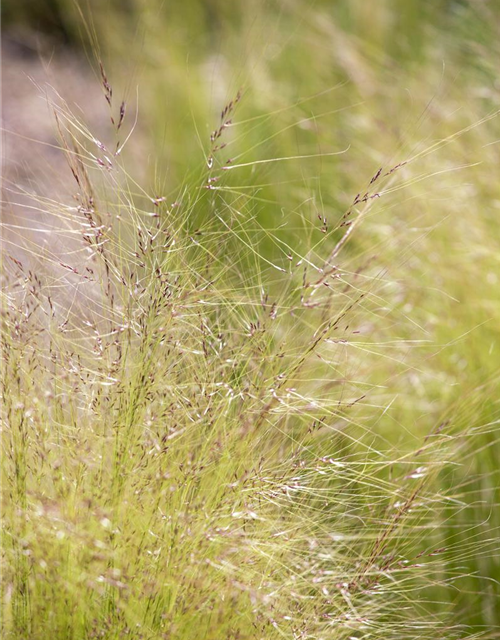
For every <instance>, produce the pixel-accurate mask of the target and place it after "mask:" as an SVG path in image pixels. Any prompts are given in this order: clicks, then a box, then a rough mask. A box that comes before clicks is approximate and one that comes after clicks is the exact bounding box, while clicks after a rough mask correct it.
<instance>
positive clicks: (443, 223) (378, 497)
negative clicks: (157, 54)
mask: <svg viewBox="0 0 500 640" xmlns="http://www.w3.org/2000/svg"><path fill="white" fill-rule="evenodd" d="M285 18H286V15H285ZM315 28H318V29H320V30H325V31H326V32H327V34H329V35H328V37H330V35H331V32H330V31H329V28H333V27H332V25H331V24H329V23H328V22H327V21H326V20H324V21H320V22H318V24H317V25H316V27H315ZM307 33H309V32H307V31H305V34H306V35H307ZM297 64H298V65H299V66H300V61H297ZM359 70H363V62H362V61H359V62H358V71H359ZM256 73H257V71H256ZM99 77H100V82H101V83H102V87H103V91H104V97H105V99H106V101H107V104H108V106H109V108H110V109H111V111H110V113H111V116H112V118H111V123H112V126H111V131H110V132H108V134H107V137H106V139H104V138H103V140H105V141H104V142H101V140H99V139H97V137H96V136H95V135H94V134H93V132H92V131H91V130H90V129H88V128H87V126H86V125H85V123H84V122H83V120H82V119H81V118H80V117H77V116H76V115H75V113H72V112H71V111H70V109H69V107H68V106H67V105H66V104H64V103H63V102H61V101H57V102H54V103H52V105H51V106H52V108H53V110H54V113H55V126H56V130H57V133H58V136H59V144H60V147H61V152H63V153H65V155H66V158H67V162H68V165H69V169H70V171H69V172H68V179H70V180H73V189H74V198H73V199H72V200H69V199H68V200H67V201H65V202H61V201H59V200H58V199H56V198H54V199H51V198H48V197H41V196H32V194H31V193H29V192H28V191H27V190H26V189H22V188H21V187H19V186H16V185H14V184H10V183H9V184H7V185H6V193H7V194H8V200H9V206H10V207H11V211H8V212H7V215H6V217H5V221H4V223H3V227H4V247H5V251H4V256H5V257H4V261H3V286H2V349H3V351H2V354H3V358H2V362H3V370H2V394H3V395H2V398H3V461H4V464H3V500H2V506H3V523H4V524H3V534H2V535H3V538H2V541H3V580H2V606H3V617H2V625H3V628H2V632H3V633H4V635H5V637H11V638H46V637H47V636H52V637H55V638H75V639H76V638H92V637H104V638H121V637H134V638H151V639H153V638H179V639H192V638H200V639H201V638H204V639H207V640H209V639H213V640H215V639H218V638H233V639H234V640H236V639H240V640H243V639H257V638H259V639H264V638H265V639H266V640H267V639H272V638H280V637H286V638H297V639H299V638H303V639H311V640H312V639H318V640H319V639H322V640H326V639H327V638H335V639H337V638H338V639H342V638H345V639H346V640H347V639H349V640H351V639H352V638H356V639H362V638H366V639H374V638H394V639H396V638H436V639H437V638H449V639H452V638H456V639H458V638H479V637H482V638H492V637H497V635H498V626H497V623H498V614H497V613H496V612H497V611H498V609H497V605H498V590H497V585H498V582H497V578H496V577H495V576H497V573H496V572H495V563H496V555H497V553H496V552H497V549H498V544H497V542H498V536H497V527H498V525H497V524H496V521H497V520H498V516H497V514H496V510H495V507H496V503H497V499H496V492H497V488H498V470H497V469H496V465H495V453H494V452H495V450H496V447H497V437H496V425H497V421H498V407H497V403H496V400H495V391H494V390H495V388H496V383H497V380H498V371H497V367H496V365H495V364H494V362H492V361H491V360H490V358H489V357H488V355H489V354H488V355H486V351H487V350H486V349H485V347H484V345H486V343H488V349H490V348H491V349H494V344H495V340H496V330H495V329H494V328H491V325H488V321H489V320H491V319H492V318H493V319H494V318H496V314H497V313H498V305H497V304H495V303H494V301H492V300H491V299H490V298H489V297H488V292H487V291H488V286H487V285H488V282H486V283H484V278H482V275H483V271H484V272H486V273H488V274H489V275H490V282H491V279H492V278H493V277H494V273H495V266H496V262H497V248H498V244H497V240H498V239H497V238H496V236H495V232H494V231H493V230H492V228H491V225H490V224H489V223H490V222H491V220H488V219H487V216H483V217H482V218H480V219H479V220H475V219H474V223H472V217H471V214H470V211H469V209H467V211H466V210H465V208H466V207H464V205H463V203H464V202H466V203H470V202H472V203H476V202H485V201H486V202H490V201H491V200H492V198H494V194H492V193H491V191H494V190H495V187H494V185H493V184H492V183H491V172H490V171H489V170H488V167H490V166H493V165H494V163H495V160H496V155H495V154H496V147H494V146H488V147H486V145H489V143H490V142H491V141H492V140H493V139H494V133H495V127H496V126H497V124H496V122H497V121H496V111H495V110H491V109H486V112H485V113H484V112H483V113H480V114H476V113H475V112H471V111H467V112H466V113H465V114H462V113H459V114H458V115H457V116H456V118H455V119H453V122H452V124H448V123H447V122H446V121H445V120H444V118H443V113H442V112H441V111H439V109H436V110H435V111H433V109H432V108H431V107H430V106H429V107H428V110H427V111H426V116H427V119H424V121H425V122H426V123H427V124H428V129H427V131H428V133H427V136H426V135H423V136H421V137H418V136H419V134H420V132H419V131H418V129H416V130H407V132H406V137H405V138H404V140H403V141H402V142H401V140H400V139H399V138H398V141H397V144H395V143H394V144H392V143H393V142H394V141H393V140H392V137H391V136H392V134H391V132H389V133H388V136H389V138H390V139H391V151H390V152H387V153H385V154H384V153H383V152H382V150H380V149H378V148H377V149H375V150H372V152H371V155H368V154H366V153H365V150H366V148H367V146H366V145H367V144H368V143H367V139H368V138H369V134H370V132H372V131H373V130H374V128H375V125H373V122H372V121H371V120H370V119H369V118H367V116H366V113H365V112H363V113H362V114H361V115H359V114H357V112H356V105H355V104H352V106H349V108H345V111H346V114H349V115H345V116H344V115H343V116H338V117H342V118H344V117H345V118H346V120H344V121H343V122H344V123H345V124H346V127H347V130H348V131H349V134H353V132H354V131H355V130H356V129H359V137H360V142H359V146H358V148H357V149H356V147H355V148H354V153H349V150H350V147H349V144H350V143H351V144H353V145H354V146H355V145H356V140H357V139H356V138H354V139H352V136H351V135H350V137H349V140H346V139H345V138H346V137H347V136H346V135H345V130H344V133H343V132H342V131H340V132H335V133H332V134H326V142H327V143H328V144H327V148H326V147H325V146H324V142H325V139H324V138H322V139H321V142H322V145H321V147H319V148H318V131H320V132H321V131H322V130H321V129H317V128H315V127H317V126H318V122H321V117H320V115H321V113H323V115H324V116H325V118H326V119H327V121H328V117H331V116H332V114H335V116H337V114H338V112H339V111H343V110H344V107H342V106H340V107H338V105H334V107H335V108H332V105H331V104H330V105H329V106H328V108H325V109H324V108H323V107H325V102H326V101H328V100H331V99H332V95H334V96H337V95H338V94H337V93H334V90H333V89H330V90H328V91H325V92H321V93H316V94H315V96H314V97H313V98H310V99H305V98H301V99H300V100H296V99H294V100H292V101H291V105H292V106H291V107H289V108H285V107H282V106H281V105H275V107H276V108H273V110H270V111H269V110H267V111H266V109H263V108H260V110H259V109H258V108H256V107H255V103H256V102H258V100H259V99H260V100H261V101H262V102H263V103H264V105H265V106H266V99H267V96H265V95H262V94H259V95H258V96H257V97H256V96H255V93H256V92H255V91H252V89H255V87H252V86H251V87H250V89H249V90H247V91H242V92H238V91H235V92H234V94H233V96H232V98H231V99H229V100H228V102H227V104H226V106H222V110H221V113H220V117H219V119H218V120H217V124H215V125H214V127H213V129H212V130H213V133H212V135H210V133H209V132H208V133H207V135H206V139H201V146H202V147H203V150H204V157H203V158H202V161H200V162H194V161H192V160H191V157H190V156H189V158H188V159H186V158H184V157H183V158H182V159H181V160H180V161H179V162H180V163H181V165H182V166H183V168H184V165H186V164H189V165H190V166H189V171H186V172H185V174H184V179H183V181H182V182H181V184H180V186H179V187H178V188H177V189H174V190H173V189H172V186H171V184H170V185H166V184H164V181H163V180H157V181H156V182H155V184H154V185H153V186H151V188H147V189H143V188H142V187H141V186H140V185H139V184H138V183H137V182H136V181H135V180H134V179H133V178H132V177H131V175H129V173H128V171H127V169H126V167H127V162H126V160H124V159H123V158H124V157H126V151H124V141H125V144H126V143H127V141H128V139H129V138H128V136H129V133H131V132H132V130H133V128H134V124H133V120H134V116H133V115H132V114H130V113H129V112H130V111H131V110H132V109H131V108H130V107H129V105H128V103H127V104H125V102H120V101H118V102H116V97H115V96H114V95H113V90H112V87H111V84H110V79H109V78H108V76H107V75H106V72H105V70H104V67H103V66H102V65H101V66H100V68H99ZM250 84H251V83H250ZM337 90H338V91H339V92H342V91H343V85H342V84H339V86H338V87H337V86H336V89H335V91H337ZM341 95H342V96H345V95H346V94H344V93H341ZM446 99H447V100H448V102H446V108H448V107H450V110H451V108H452V107H455V106H456V99H457V98H456V95H455V94H453V93H452V92H451V93H450V95H449V96H447V98H446ZM247 100H248V101H249V102H250V103H251V102H252V101H254V106H253V107H252V108H253V111H252V109H248V111H245V109H246V108H247V107H246V106H245V103H246V101H247ZM339 101H340V100H339ZM342 104H343V103H342ZM305 105H307V107H306V106H305ZM311 105H319V109H318V111H319V112H320V113H319V114H318V113H316V111H315V107H314V106H311ZM349 105H351V103H349ZM306 109H310V110H311V111H310V113H306ZM349 118H351V119H349ZM313 125H314V127H313ZM436 131H438V132H439V135H438V134H437V133H436V134H435V135H434V132H436ZM202 135H203V133H201V134H200V138H202ZM293 136H296V141H295V142H296V144H294V142H293V141H292V138H293ZM396 137H397V136H396ZM297 140H298V142H297ZM377 142H378V143H379V147H380V148H382V147H383V143H382V142H383V141H380V140H377ZM344 143H347V144H344ZM485 148H487V149H488V151H484V149H485ZM298 151H299V152H298ZM122 152H123V153H122ZM488 154H490V155H488ZM187 155H189V154H187ZM367 155H368V159H367ZM196 157H197V158H199V156H196ZM372 157H373V160H374V161H373V163H372V162H371V158H372ZM478 158H480V159H482V160H483V161H484V160H486V162H485V164H486V169H485V170H484V173H481V172H480V171H479V169H478V168H477V164H476V162H477V161H478ZM309 163H312V166H313V169H311V165H310V164H309ZM315 163H321V165H318V164H315ZM372 165H373V166H372ZM318 167H319V168H318ZM483 168H484V167H483ZM328 172H330V173H331V175H333V176H334V177H333V178H331V180H332V184H328V183H327V177H328V176H327V174H328V175H330V174H329V173H328ZM174 175H175V170H174ZM456 175H458V176H459V177H458V178H455V176H456ZM464 175H466V176H468V177H469V178H468V179H469V180H470V181H471V183H470V184H473V185H475V187H476V189H477V191H478V192H479V193H480V194H482V195H481V198H482V199H481V200H480V199H479V198H478V197H477V196H471V193H470V191H471V189H470V184H463V181H462V180H463V179H462V176H464ZM332 185H333V186H332ZM429 193H430V194H431V195H429ZM432 194H435V195H432ZM434 198H435V199H436V200H437V202H438V205H436V202H435V200H434ZM475 198H476V199H475ZM27 202H29V204H27ZM15 203H18V204H15ZM457 213H458V214H460V215H456V216H455V218H452V216H453V215H455V214H457ZM12 214H16V215H12ZM450 218H452V219H453V224H452V223H450V222H449V220H450ZM44 237H48V238H49V240H48V241H47V242H44V241H43V240H41V238H44ZM464 263H465V264H467V269H466V270H465V269H464V271H463V273H462V274H461V277H460V278H457V277H456V273H457V269H458V267H460V266H461V265H463V264H464ZM457 305H460V306H459V307H458V309H459V310H458V311H457ZM443 318H446V320H445V321H444V320H443ZM483 324H485V328H482V325H483ZM476 325H481V328H480V333H479V332H478V330H476V331H471V330H472V329H473V328H474V327H476ZM469 334H470V335H469ZM471 336H472V337H471ZM478 336H479V338H478ZM475 340H481V348H478V347H477V344H476V343H475V342H474V341H475ZM471 362H472V364H471Z"/></svg>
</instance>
